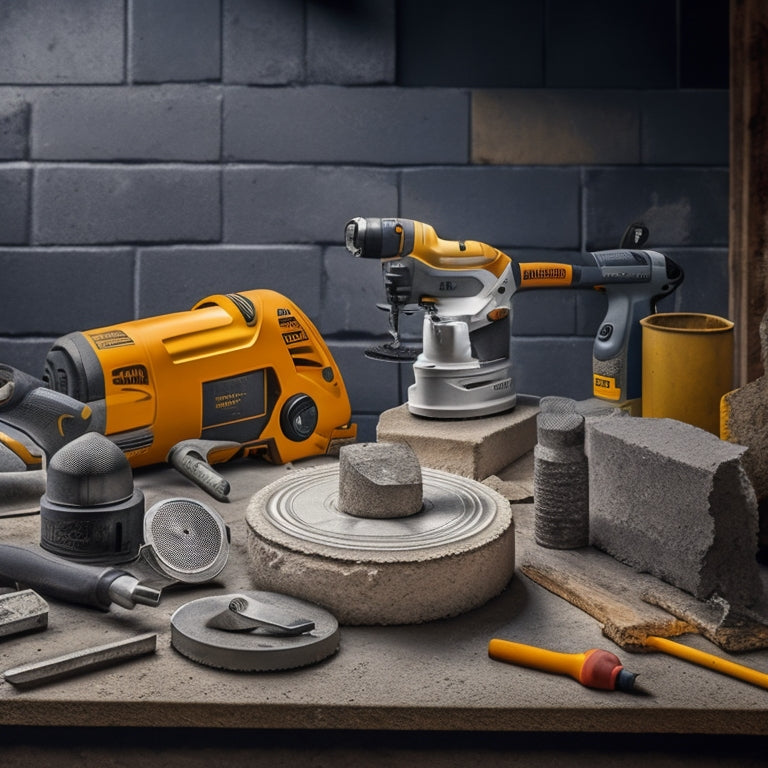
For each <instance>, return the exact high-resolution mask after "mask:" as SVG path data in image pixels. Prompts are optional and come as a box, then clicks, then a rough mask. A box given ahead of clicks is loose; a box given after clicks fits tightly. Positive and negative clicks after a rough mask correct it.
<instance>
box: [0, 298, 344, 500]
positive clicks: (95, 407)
mask: <svg viewBox="0 0 768 768" xmlns="http://www.w3.org/2000/svg"><path fill="white" fill-rule="evenodd" d="M2 368H3V371H4V373H3V371H0V373H2V377H0V378H2V379H3V380H2V381H0V384H2V385H3V387H2V389H0V448H2V449H4V450H5V451H6V452H8V451H11V452H14V453H15V454H16V456H17V457H18V459H20V461H21V462H23V463H25V465H26V467H27V468H36V467H34V466H33V464H34V462H33V461H32V460H31V459H29V452H27V453H24V452H23V450H22V448H23V447H24V445H23V441H22V440H19V439H15V438H18V437H19V433H23V434H25V435H27V436H29V437H30V438H31V439H32V441H33V442H34V443H36V444H37V445H39V446H41V447H42V448H43V449H44V450H45V452H46V454H48V453H50V451H49V450H48V449H47V448H46V446H55V447H56V448H58V447H60V445H61V444H62V443H66V442H68V439H67V437H66V432H67V430H69V431H71V432H72V437H76V436H77V434H75V430H74V427H73V425H76V426H77V427H78V430H77V432H78V433H82V432H83V431H97V432H101V433H102V434H104V435H106V436H107V437H109V438H110V439H111V440H112V441H113V442H114V443H116V444H117V445H118V446H119V447H120V448H121V449H122V451H123V452H124V453H125V454H126V456H127V457H128V460H129V462H130V464H131V466H132V467H140V466H144V465H148V464H155V463H161V462H165V461H168V462H170V463H171V464H172V465H173V466H175V467H176V468H177V469H178V470H179V471H181V472H182V474H184V475H186V476H187V477H189V479H191V480H192V481H193V482H195V483H197V484H198V485H199V486H200V487H202V488H204V489H205V490H206V491H208V492H209V493H210V494H211V495H213V496H214V497H216V498H219V499H220V500H226V498H227V494H228V492H229V484H228V483H227V482H226V481H225V480H224V479H223V478H221V477H220V476H219V475H218V473H216V472H214V470H213V469H212V468H211V466H210V465H211V464H213V463H217V462H222V461H227V460H229V459H232V458H234V457H235V456H247V455H258V456H262V457H263V458H265V459H266V460H268V461H270V462H273V463H285V462H289V461H293V460H296V459H300V458H305V457H308V456H314V455H323V454H332V453H335V452H337V451H338V448H339V446H340V445H342V444H344V443H346V442H352V441H354V439H355V436H356V427H355V425H354V424H352V423H351V408H350V403H349V397H348V395H347V391H346V388H345V386H344V382H343V380H342V377H341V373H340V371H339V369H338V367H337V365H336V363H335V361H334V359H333V357H332V355H331V353H330V351H329V349H328V347H327V346H326V344H325V342H324V341H323V339H322V337H321V336H320V334H319V332H318V331H317V329H316V328H315V326H314V325H313V324H312V322H311V321H310V320H309V318H308V317H307V316H306V315H305V314H304V313H303V312H302V311H301V310H300V309H299V308H298V307H297V306H296V305H295V304H294V303H293V302H292V301H290V300H289V299H288V298H286V297H285V296H283V295H281V294H279V293H276V292H275V291H271V290H266V289H258V290H251V291H242V292H240V293H233V294H227V295H213V296H209V297H207V298H204V299H202V300H201V301H199V302H198V303H197V304H196V305H195V306H194V307H193V308H192V309H191V310H189V311H186V312H177V313H172V314H166V315H160V316H157V317H149V318H145V319H140V320H134V321H130V322H126V323H120V324H117V325H112V326H108V327H104V328H96V329H93V330H89V331H84V332H75V333H70V334H68V335H66V336H63V337H62V338H60V339H58V340H57V341H56V342H55V343H54V345H53V347H52V348H51V349H50V351H49V352H48V355H47V358H46V362H45V372H44V375H43V378H42V381H39V380H36V379H33V378H32V377H28V376H26V375H24V374H21V372H18V371H14V370H13V369H11V368H9V367H8V366H2ZM36 385H40V388H39V389H36ZM42 385H45V386H44V387H43V386H42ZM14 386H15V390H14ZM2 392H5V397H3V396H2V394H1V393H2ZM38 401H40V402H43V403H44V405H45V413H44V414H42V413H41V409H39V408H36V407H33V406H34V405H35V403H36V402H38ZM73 403H74V404H75V405H73ZM57 405H60V408H58V410H57ZM75 406H77V407H75ZM43 415H45V418H43ZM57 432H58V433H59V434H58V435H57V434H56V433H57ZM49 433H50V434H49ZM51 435H55V436H56V438H57V439H52V437H51ZM26 447H28V445H27V446H26ZM25 457H26V459H28V460H26V461H25ZM48 458H50V455H49V456H48ZM37 466H40V464H39V463H38V465H37Z"/></svg>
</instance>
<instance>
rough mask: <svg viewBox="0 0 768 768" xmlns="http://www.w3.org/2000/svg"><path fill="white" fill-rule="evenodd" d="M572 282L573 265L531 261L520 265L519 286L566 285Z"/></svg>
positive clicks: (544, 286)
mask: <svg viewBox="0 0 768 768" xmlns="http://www.w3.org/2000/svg"><path fill="white" fill-rule="evenodd" d="M572 282H573V267H572V266H571V265H570V264H552V263H549V262H546V261H543V262H537V261H532V262H529V263H528V264H521V265H520V287H521V288H546V287H554V286H566V285H570V284H571V283H572Z"/></svg>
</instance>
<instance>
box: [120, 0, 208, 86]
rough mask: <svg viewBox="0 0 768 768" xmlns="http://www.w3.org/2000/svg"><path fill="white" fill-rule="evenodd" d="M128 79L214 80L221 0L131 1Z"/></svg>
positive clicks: (142, 81) (140, 81)
mask: <svg viewBox="0 0 768 768" xmlns="http://www.w3.org/2000/svg"><path fill="white" fill-rule="evenodd" d="M128 8H129V13H130V14H131V37H130V49H131V56H130V59H129V61H130V63H131V72H130V75H131V77H132V80H133V82H136V83H159V82H171V81H193V80H219V79H220V77H221V0H162V2H157V0H132V2H131V3H130V4H129V5H128Z"/></svg>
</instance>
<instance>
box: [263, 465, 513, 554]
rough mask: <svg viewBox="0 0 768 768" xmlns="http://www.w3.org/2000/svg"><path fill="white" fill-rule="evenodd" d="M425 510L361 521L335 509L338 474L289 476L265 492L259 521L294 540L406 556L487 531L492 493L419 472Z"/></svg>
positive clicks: (494, 503) (331, 470) (493, 508)
mask: <svg viewBox="0 0 768 768" xmlns="http://www.w3.org/2000/svg"><path fill="white" fill-rule="evenodd" d="M422 488H423V498H424V505H423V508H422V510H421V511H420V512H417V513H416V514H414V515H410V516H409V517H402V518H395V519H393V518H386V519H375V518H360V517H354V516H352V515H347V514H344V513H342V512H340V511H339V509H338V496H339V469H338V466H336V465H333V466H329V467H319V468H316V469H313V470H311V471H309V472H295V473H291V474H290V475H289V476H287V477H285V478H281V479H280V480H278V481H276V482H275V483H272V484H271V485H270V486H268V489H265V495H266V496H267V497H266V499H264V506H263V512H262V514H263V516H264V518H265V519H267V520H268V521H269V522H270V523H271V524H272V525H273V526H275V528H277V529H278V530H280V531H282V532H283V533H285V534H288V535H289V536H290V537H292V538H294V539H298V540H300V541H305V542H311V543H313V544H321V545H323V546H326V547H338V548H339V549H343V550H361V551H389V552H397V553H400V552H404V551H409V550H425V549H430V548H432V547H442V546H445V545H447V544H455V543H456V542H460V541H462V540H464V539H468V538H470V537H472V536H475V535H476V534H478V533H480V532H481V531H483V530H485V529H486V528H487V527H488V526H489V525H491V523H492V522H493V520H494V518H495V517H496V513H497V510H498V500H497V496H496V494H495V493H493V492H492V491H491V490H490V489H489V488H486V487H485V486H483V485H482V484H481V483H478V482H476V481H474V480H470V479H469V478H465V477H460V476H459V475H453V474H450V473H448V472H441V471H440V470H436V469H428V468H422Z"/></svg>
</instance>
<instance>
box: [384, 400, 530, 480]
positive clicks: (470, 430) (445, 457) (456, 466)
mask: <svg viewBox="0 0 768 768" xmlns="http://www.w3.org/2000/svg"><path fill="white" fill-rule="evenodd" d="M538 412H539V409H538V407H537V406H534V405H528V404H523V403H518V404H517V405H516V406H515V408H514V409H513V410H512V411H510V412H509V413H503V414H499V415H495V416H485V417H483V418H482V419H462V420H456V419H451V420H445V421H443V420H438V419H424V418H421V417H419V416H414V415H412V414H411V413H410V411H409V410H408V406H407V405H401V406H398V407H397V408H391V409H389V410H388V411H384V413H382V414H381V417H380V418H379V426H378V429H377V430H376V435H377V439H378V440H379V441H380V442H394V443H398V442H405V443H408V445H410V446H411V448H412V449H413V451H414V453H415V454H416V455H417V456H418V457H419V462H420V463H421V466H422V467H431V468H432V469H441V470H444V471H446V472H452V473H454V474H456V475H462V476H463V477H470V478H472V479H474V480H484V479H485V478H486V477H490V476H491V475H494V474H496V473H497V472H498V471H499V470H501V469H503V468H504V467H507V466H509V465H510V464H512V462H514V461H516V460H517V459H519V458H520V457H521V456H524V455H525V454H526V453H529V452H530V451H532V450H533V447H534V446H535V445H536V414H537V413H538Z"/></svg>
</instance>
